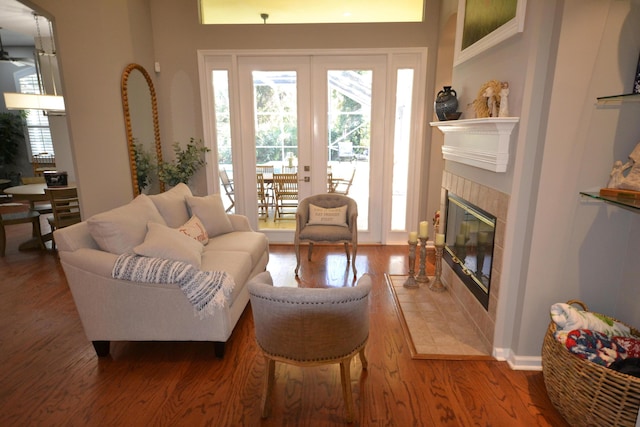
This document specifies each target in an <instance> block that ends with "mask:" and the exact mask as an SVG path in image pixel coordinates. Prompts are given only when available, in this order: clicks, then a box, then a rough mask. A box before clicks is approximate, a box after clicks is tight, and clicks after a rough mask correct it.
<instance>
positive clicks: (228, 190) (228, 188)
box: [218, 168, 236, 212]
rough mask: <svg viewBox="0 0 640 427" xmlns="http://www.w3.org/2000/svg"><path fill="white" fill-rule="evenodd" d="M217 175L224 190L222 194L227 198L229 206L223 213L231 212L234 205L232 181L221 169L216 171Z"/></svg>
mask: <svg viewBox="0 0 640 427" xmlns="http://www.w3.org/2000/svg"><path fill="white" fill-rule="evenodd" d="M218 175H220V182H222V187H223V188H224V192H225V194H226V195H227V197H228V198H229V201H230V202H231V204H230V205H229V206H228V207H227V209H225V212H229V211H231V209H233V207H234V206H235V204H236V200H235V191H234V189H233V181H232V180H231V179H230V178H229V175H228V174H227V171H226V170H225V169H224V168H222V169H220V170H219V171H218Z"/></svg>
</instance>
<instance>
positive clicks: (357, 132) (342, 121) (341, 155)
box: [327, 70, 373, 230]
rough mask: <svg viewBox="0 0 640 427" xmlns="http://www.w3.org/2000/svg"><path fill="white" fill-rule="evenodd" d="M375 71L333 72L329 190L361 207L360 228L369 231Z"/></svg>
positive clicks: (330, 75) (330, 78)
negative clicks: (349, 198) (372, 108)
mask: <svg viewBox="0 0 640 427" xmlns="http://www.w3.org/2000/svg"><path fill="white" fill-rule="evenodd" d="M372 78H373V72H372V71H371V70H329V71H328V72H327V87H328V92H329V93H328V102H327V105H328V109H329V111H328V112H327V114H328V120H327V123H328V127H329V128H328V130H327V131H328V132H327V134H328V138H329V141H328V144H327V149H328V150H329V153H328V157H327V158H328V164H327V179H328V190H329V191H335V192H337V193H342V194H346V195H348V196H349V197H351V198H353V199H354V200H355V201H356V203H357V204H358V229H360V230H367V229H368V228H369V212H368V206H369V148H370V143H371V85H372Z"/></svg>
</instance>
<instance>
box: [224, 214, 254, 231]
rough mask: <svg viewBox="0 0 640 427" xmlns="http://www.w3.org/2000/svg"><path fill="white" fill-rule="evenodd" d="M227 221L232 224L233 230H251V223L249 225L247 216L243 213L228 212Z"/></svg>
mask: <svg viewBox="0 0 640 427" xmlns="http://www.w3.org/2000/svg"><path fill="white" fill-rule="evenodd" d="M228 216H229V221H231V225H232V226H233V231H253V229H252V228H251V225H249V218H247V217H246V216H244V215H238V214H228Z"/></svg>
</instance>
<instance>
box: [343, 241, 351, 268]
mask: <svg viewBox="0 0 640 427" xmlns="http://www.w3.org/2000/svg"><path fill="white" fill-rule="evenodd" d="M344 253H345V254H347V264H349V261H350V260H351V254H350V253H349V243H348V242H344Z"/></svg>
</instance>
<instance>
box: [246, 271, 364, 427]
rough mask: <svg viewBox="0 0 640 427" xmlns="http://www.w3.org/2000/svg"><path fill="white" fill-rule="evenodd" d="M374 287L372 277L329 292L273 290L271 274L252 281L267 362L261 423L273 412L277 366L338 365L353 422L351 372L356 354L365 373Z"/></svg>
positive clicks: (349, 418) (259, 338) (259, 336)
mask: <svg viewBox="0 0 640 427" xmlns="http://www.w3.org/2000/svg"><path fill="white" fill-rule="evenodd" d="M371 286H372V282H371V276H369V275H368V274H367V275H364V276H362V277H361V278H360V279H359V280H358V282H357V283H356V284H355V286H348V287H343V288H327V289H322V288H292V287H283V286H280V287H279V286H273V280H272V277H271V274H270V273H269V272H268V271H266V272H263V273H260V274H258V275H257V276H255V277H254V278H253V279H251V280H250V281H249V283H248V284H247V287H248V289H249V299H250V301H251V311H252V312H253V323H254V325H255V334H256V341H257V343H258V346H259V347H260V349H261V350H262V354H263V356H264V359H265V362H266V364H265V365H266V366H265V370H264V380H263V386H262V400H261V410H262V417H263V418H266V417H267V416H269V413H270V411H271V405H270V400H271V399H270V396H271V390H272V388H273V384H274V382H275V363H276V362H279V363H286V364H290V365H295V366H300V367H310V366H319V365H327V364H335V363H339V364H340V382H341V384H342V395H343V398H344V402H345V408H346V413H347V416H346V420H347V422H353V421H354V408H353V407H354V404H353V395H352V390H351V388H352V386H351V370H350V367H351V361H352V360H353V358H354V357H355V355H356V354H358V355H359V356H360V362H361V364H362V369H363V370H366V369H367V358H366V356H365V347H366V345H367V341H368V339H369V294H370V293H371ZM279 378H280V379H283V378H284V379H286V378H287V376H286V375H283V376H279ZM287 388H288V387H287ZM361 390H362V388H361ZM302 395H303V396H304V393H303V394H302Z"/></svg>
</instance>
